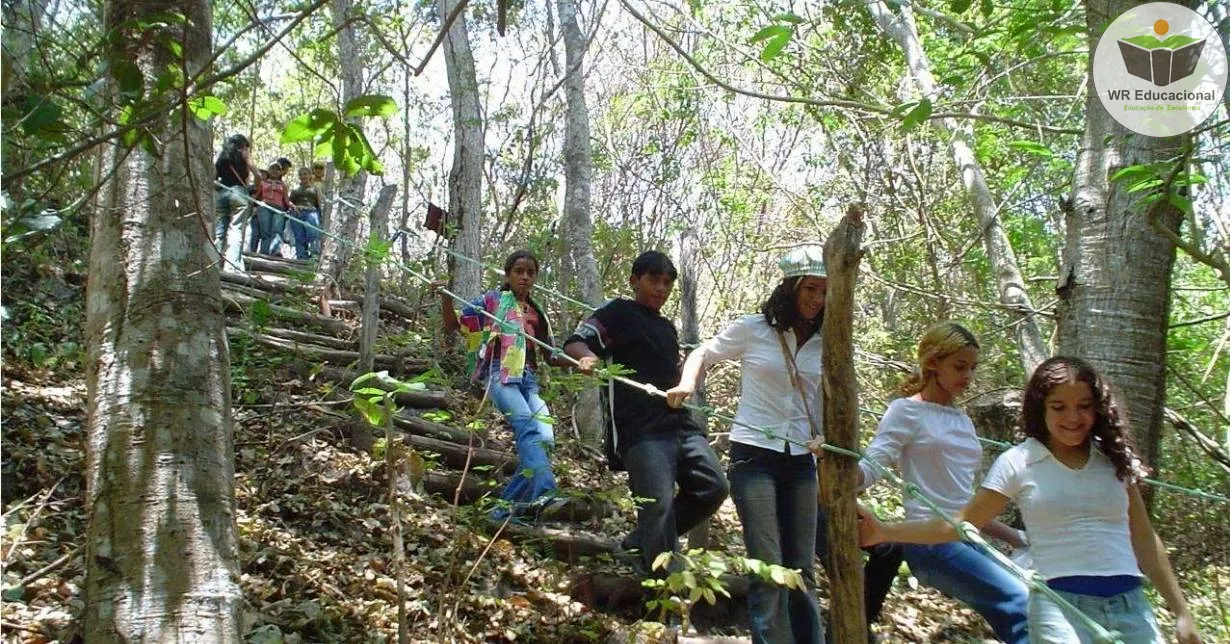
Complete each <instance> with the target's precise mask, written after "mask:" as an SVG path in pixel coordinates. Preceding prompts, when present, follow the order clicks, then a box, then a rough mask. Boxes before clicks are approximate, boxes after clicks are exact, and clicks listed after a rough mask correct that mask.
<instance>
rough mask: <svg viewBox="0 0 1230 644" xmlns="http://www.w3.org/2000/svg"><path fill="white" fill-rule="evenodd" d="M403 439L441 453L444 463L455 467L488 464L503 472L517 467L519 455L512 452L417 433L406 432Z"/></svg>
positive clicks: (511, 471) (421, 447)
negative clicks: (472, 445) (471, 445)
mask: <svg viewBox="0 0 1230 644" xmlns="http://www.w3.org/2000/svg"><path fill="white" fill-rule="evenodd" d="M402 440H403V441H405V442H406V444H408V445H411V446H413V447H415V448H416V449H421V450H426V451H429V452H435V453H437V454H439V455H440V458H441V460H442V461H443V462H444V464H445V465H448V466H449V467H452V468H454V469H462V468H464V467H466V464H467V463H469V466H470V468H471V469H473V468H474V466H476V465H487V466H490V467H492V468H493V469H494V470H495V471H496V472H501V473H503V474H512V473H513V471H514V470H516V469H517V455H516V454H513V453H511V452H500V451H497V450H493V449H487V448H485V447H478V446H475V447H473V448H471V447H469V446H467V445H461V444H458V443H454V442H452V441H448V440H440V439H438V438H429V437H427V436H416V435H415V434H404V435H403V436H402Z"/></svg>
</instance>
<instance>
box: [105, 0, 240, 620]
mask: <svg viewBox="0 0 1230 644" xmlns="http://www.w3.org/2000/svg"><path fill="white" fill-rule="evenodd" d="M172 11H173V12H178V13H180V14H182V15H183V16H185V17H186V22H185V23H184V24H182V25H175V26H172V27H167V28H160V27H151V28H149V29H146V30H143V31H137V30H136V28H134V27H133V25H135V24H137V22H138V21H140V20H150V21H154V16H156V15H160V14H162V15H165V14H164V12H172ZM105 24H106V27H107V28H108V29H109V30H114V32H115V33H117V34H122V36H121V37H120V38H118V39H117V40H116V43H117V45H116V46H118V47H121V48H123V49H124V50H125V51H121V52H116V55H118V56H120V57H121V58H123V59H126V60H133V61H136V62H137V64H138V65H139V66H140V69H141V71H142V72H143V73H144V75H145V83H146V87H153V86H154V79H155V78H156V77H157V76H158V75H159V74H161V73H163V71H164V70H165V69H166V68H167V67H168V66H176V67H178V66H180V65H185V66H186V68H187V69H186V71H187V74H188V75H189V77H191V76H192V75H193V74H196V73H198V72H199V71H200V69H201V67H202V66H203V65H204V64H206V62H207V61H208V59H209V56H210V34H211V31H212V29H211V24H210V7H209V4H208V3H206V2H204V1H203V0H178V1H175V2H155V3H150V2H135V1H132V0H115V1H113V2H110V3H109V4H108V5H107V9H106V21H105ZM171 41H175V42H178V43H180V44H182V47H183V56H184V58H185V60H180V59H179V57H177V56H173V55H172V54H171V53H170V52H171V49H170V48H169V47H167V46H166V43H167V42H171ZM175 97H176V95H174V94H171V95H170V96H165V95H164V96H153V97H151V98H152V99H155V100H157V99H165V100H173V99H174V98H175ZM159 112H160V113H161V114H163V116H161V117H160V118H158V119H157V120H155V121H154V122H153V123H151V125H150V130H149V134H150V135H151V136H152V137H153V139H154V141H156V142H157V144H158V146H159V155H158V156H157V157H155V156H151V155H150V153H149V152H147V151H146V150H145V149H144V148H143V147H142V146H137V147H136V148H133V149H131V150H123V149H121V148H120V147H119V146H114V145H113V146H110V147H109V148H108V150H107V153H106V156H105V158H106V161H107V163H108V165H109V167H112V168H114V169H115V173H114V175H113V176H112V177H111V179H110V180H109V181H108V183H107V185H106V186H104V189H103V191H102V192H101V193H100V198H99V201H98V208H97V211H96V212H95V213H94V217H93V221H92V222H91V235H90V242H91V243H90V280H89V285H88V287H87V297H86V301H87V311H86V342H87V351H88V358H87V361H88V366H87V374H86V383H87V387H88V390H89V407H88V416H87V419H86V434H87V442H86V511H87V515H88V527H87V540H86V587H85V607H84V609H83V611H82V615H83V621H84V630H85V633H84V635H85V640H86V641H89V642H238V641H240V632H239V629H240V625H239V609H240V605H241V601H242V593H241V591H240V589H239V586H238V575H239V562H238V552H237V538H236V527H235V487H234V462H233V447H234V442H233V437H232V428H231V400H230V392H231V385H230V361H229V359H228V353H227V344H226V331H225V329H226V318H225V316H224V314H223V305H222V298H221V294H220V287H219V278H218V271H217V270H216V269H212V268H211V262H210V255H209V252H208V249H210V248H211V244H210V232H209V231H210V230H211V228H212V225H211V224H212V220H213V206H212V204H213V198H212V194H213V190H212V186H211V183H212V182H211V181H210V179H211V177H212V176H213V175H212V168H210V165H209V161H210V159H212V157H213V154H212V151H211V149H210V141H211V138H212V137H211V135H210V130H209V126H208V125H206V124H205V123H203V122H201V121H199V120H197V119H196V118H194V117H193V116H191V115H190V114H186V113H185V110H182V109H174V110H172V109H165V110H160V111H159Z"/></svg>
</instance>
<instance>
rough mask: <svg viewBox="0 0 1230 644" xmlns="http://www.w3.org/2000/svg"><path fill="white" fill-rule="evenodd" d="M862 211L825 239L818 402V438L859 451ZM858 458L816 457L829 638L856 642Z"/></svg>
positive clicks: (863, 626)
mask: <svg viewBox="0 0 1230 644" xmlns="http://www.w3.org/2000/svg"><path fill="white" fill-rule="evenodd" d="M862 241H863V209H862V206H852V207H851V208H850V209H849V210H848V211H847V212H846V216H845V217H844V218H842V220H841V221H840V222H839V223H838V224H837V227H836V228H835V229H834V230H833V233H832V235H830V236H829V238H828V240H827V241H826V242H825V243H824V264H825V266H826V267H827V268H828V274H829V279H828V282H829V286H828V292H827V294H826V295H825V305H824V324H823V325H822V327H821V329H820V335H821V340H822V342H823V347H824V351H823V352H822V360H823V364H822V365H821V370H820V373H821V383H820V394H821V400H823V401H824V412H823V413H824V438H825V441H826V442H828V443H829V444H831V445H835V446H837V447H842V448H845V449H848V450H858V448H859V445H858V390H857V388H856V387H855V385H854V383H855V377H854V283H855V280H856V279H857V277H858V263H859V258H860V257H861V255H862V252H861V250H860V245H861V244H862ZM857 496H858V460H857V459H854V458H850V457H847V456H838V455H835V454H828V453H826V454H825V457H824V458H823V459H822V460H821V461H820V499H821V504H822V505H823V506H824V508H825V510H826V511H827V512H828V518H829V520H828V538H829V543H830V544H832V546H833V547H830V548H829V565H828V573H829V578H830V580H831V582H832V588H831V589H830V596H831V600H830V602H829V615H830V617H831V619H830V623H829V638H830V641H833V642H861V641H863V640H865V639H866V637H867V623H866V621H865V617H864V615H865V612H864V610H863V556H862V553H861V552H860V551H859V549H858V514H857V511H856V510H855V498H856V497H857Z"/></svg>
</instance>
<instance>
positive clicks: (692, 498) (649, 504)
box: [621, 432, 730, 573]
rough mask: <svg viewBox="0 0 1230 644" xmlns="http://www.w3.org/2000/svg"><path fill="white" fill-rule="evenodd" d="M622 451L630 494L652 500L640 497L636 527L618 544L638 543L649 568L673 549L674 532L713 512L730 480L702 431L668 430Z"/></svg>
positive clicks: (676, 541)
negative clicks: (654, 561)
mask: <svg viewBox="0 0 1230 644" xmlns="http://www.w3.org/2000/svg"><path fill="white" fill-rule="evenodd" d="M621 456H622V457H623V462H624V466H625V467H626V468H627V470H628V487H629V488H631V490H632V496H634V497H636V498H638V499H652V500H649V501H646V500H642V501H640V503H642V505H641V506H640V508H639V509H638V510H637V512H636V528H635V529H634V530H633V531H632V534H630V535H628V537H627V538H626V539H624V544H623V545H624V547H625V548H639V549H640V551H641V558H642V560H643V562H644V564H645V569H646V570H652V567H653V560H654V559H656V558H657V556H658V555H659V554H661V553H663V552H674V551H676V550H678V548H679V535H682V534H686V533H687V532H688V530H691V529H692V528H694V527H696V524H698V523H700V522H701V521H703V520H705V519H707V518H708V517H709V516H710V515H712V514H713V513H714V512H716V511H717V509H718V507H720V506H721V505H722V501H725V500H726V495H727V494H728V493H729V490H730V485H729V484H728V483H727V482H726V476H725V475H724V474H723V473H722V466H721V464H719V463H718V459H717V455H716V454H714V453H713V448H711V447H709V441H707V440H706V439H705V437H704V436H703V435H701V434H690V435H687V436H682V435H680V434H677V433H673V432H672V433H666V434H660V435H654V436H652V437H649V438H643V439H641V440H640V441H637V442H636V443H633V444H632V445H630V446H628V447H627V448H625V449H624V450H623V454H622V455H621ZM676 483H678V484H679V491H678V492H676V491H675V484H676ZM654 572H655V573H657V571H654Z"/></svg>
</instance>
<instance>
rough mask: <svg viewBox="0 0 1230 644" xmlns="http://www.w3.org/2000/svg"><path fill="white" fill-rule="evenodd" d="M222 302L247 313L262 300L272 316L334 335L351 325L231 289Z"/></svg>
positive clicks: (230, 309)
mask: <svg viewBox="0 0 1230 644" xmlns="http://www.w3.org/2000/svg"><path fill="white" fill-rule="evenodd" d="M222 302H223V304H224V305H225V306H226V310H227V311H230V312H233V313H240V314H246V313H248V311H249V310H250V309H251V308H252V307H253V306H255V305H256V303H257V302H262V303H264V304H265V305H267V306H268V312H269V314H270V315H271V316H273V317H275V318H277V319H279V320H285V321H290V322H297V323H299V324H302V325H304V326H308V327H312V328H317V329H321V330H323V331H327V332H329V333H332V334H334V335H342V334H345V333H349V332H350V325H348V324H346V322H344V321H342V320H337V319H334V318H330V317H324V316H321V315H316V314H314V313H304V312H303V311H299V310H297V309H292V308H289V307H285V306H280V305H278V304H270V303H269V302H266V301H265V300H264V299H263V298H259V297H252V296H250V295H243V294H239V293H234V292H230V291H225V290H224V291H223V293H222Z"/></svg>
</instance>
